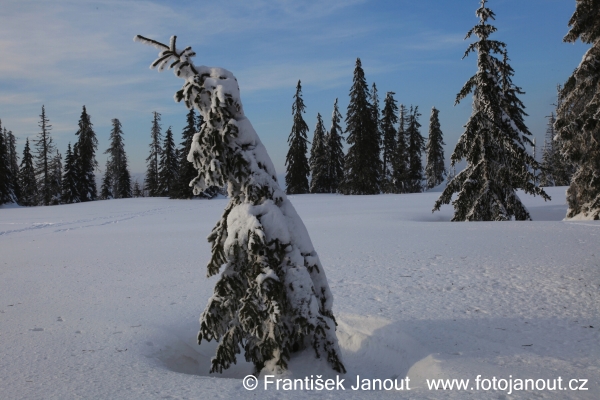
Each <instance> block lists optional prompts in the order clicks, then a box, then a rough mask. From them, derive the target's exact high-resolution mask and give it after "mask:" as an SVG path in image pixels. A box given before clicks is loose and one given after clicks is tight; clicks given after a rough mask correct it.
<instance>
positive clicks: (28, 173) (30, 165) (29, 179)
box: [19, 138, 38, 206]
mask: <svg viewBox="0 0 600 400" xmlns="http://www.w3.org/2000/svg"><path fill="white" fill-rule="evenodd" d="M19 185H20V187H21V199H20V204H21V205H23V206H35V205H37V204H38V185H37V181H36V178H35V166H34V161H33V156H32V155H31V148H30V147H29V138H27V139H25V148H24V149H23V158H22V159H21V165H20V166H19Z"/></svg>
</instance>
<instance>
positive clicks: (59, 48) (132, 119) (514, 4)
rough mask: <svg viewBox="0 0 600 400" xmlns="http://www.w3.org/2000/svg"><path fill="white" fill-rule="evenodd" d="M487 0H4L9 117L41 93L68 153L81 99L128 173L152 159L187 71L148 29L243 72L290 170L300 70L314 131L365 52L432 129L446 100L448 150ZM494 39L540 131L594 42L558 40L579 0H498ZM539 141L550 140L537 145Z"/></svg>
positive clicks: (181, 115)
mask: <svg viewBox="0 0 600 400" xmlns="http://www.w3.org/2000/svg"><path fill="white" fill-rule="evenodd" d="M478 5H479V1H478V0H468V1H465V0H461V1H448V0H422V1H414V0H410V1H409V0H395V1H377V0H371V1H369V0H330V1H327V0H319V1H312V0H309V1H303V0H289V1H288V0H270V1H268V0H260V1H258V0H257V1H253V0H220V1H203V0H199V1H191V0H189V1H186V0H179V1H128V0H99V1H87V0H54V1H41V0H40V1H28V0H16V1H14V0H2V6H1V12H0V119H1V120H2V125H3V126H4V127H7V128H8V129H10V130H12V131H13V133H14V134H15V135H16V136H17V137H18V138H19V142H18V143H19V150H18V151H19V153H20V154H21V153H22V149H23V145H24V142H25V138H26V137H29V138H30V140H31V139H33V138H34V136H35V135H36V134H37V132H38V131H39V128H38V125H37V124H38V121H39V114H40V112H41V107H42V104H44V105H45V107H46V113H47V116H48V118H49V119H50V123H51V124H52V125H53V130H52V135H53V137H54V139H55V142H56V144H57V146H58V149H59V150H60V151H61V153H63V155H64V153H65V151H66V148H67V144H68V142H74V141H75V132H76V130H77V122H78V119H79V116H80V114H81V108H82V106H83V105H85V106H86V108H87V110H88V113H89V114H90V115H91V117H92V123H93V124H94V128H95V132H96V135H97V136H98V140H99V148H98V161H99V162H100V167H101V169H102V170H103V169H104V163H105V155H104V154H103V152H104V151H105V149H106V148H107V147H108V136H109V132H110V128H111V122H110V121H111V119H112V118H119V120H120V121H121V123H122V125H123V131H124V133H125V150H126V151H127V154H128V156H129V161H130V169H131V170H132V172H133V173H141V172H143V171H145V158H146V156H147V153H148V145H149V140H150V124H151V120H152V111H158V112H160V113H161V114H162V125H163V132H164V131H165V130H166V128H167V127H168V126H172V127H173V130H174V132H175V137H176V141H177V142H179V141H180V133H181V130H182V128H183V125H184V123H185V114H186V113H187V110H186V109H185V107H184V106H183V105H182V104H177V103H175V102H174V101H173V94H174V93H175V91H176V90H178V89H179V88H180V85H181V82H182V81H181V80H179V79H177V78H175V77H174V76H173V74H172V72H170V71H168V72H163V73H158V72H156V71H151V70H149V69H148V66H149V65H150V63H151V62H152V61H153V60H154V59H155V57H156V55H157V51H156V50H155V49H154V48H152V47H148V46H144V45H141V44H139V43H134V42H133V40H132V39H133V37H134V36H135V35H136V34H141V35H144V36H147V37H151V38H154V39H157V40H160V41H163V42H168V40H169V37H170V36H171V35H174V34H175V35H177V36H178V44H179V46H182V47H183V46H188V45H189V46H192V47H193V48H194V50H195V51H196V53H197V57H196V59H195V63H196V64H197V65H208V66H219V67H223V68H226V69H228V70H230V71H232V72H233V73H234V74H235V75H236V76H237V78H238V81H239V84H240V91H241V95H242V101H243V103H244V108H245V111H246V114H247V115H248V117H249V118H250V120H251V121H252V123H253V125H254V127H255V129H256V131H257V132H258V134H259V135H260V137H261V138H262V140H263V142H264V143H265V145H266V147H267V150H268V151H269V154H270V155H271V158H272V159H273V161H274V163H275V167H276V168H277V171H278V173H283V172H284V171H285V166H284V162H285V154H286V152H287V137H288V135H289V132H290V130H291V126H292V115H291V106H292V97H293V95H294V92H295V86H296V83H297V81H298V79H301V80H302V87H303V97H304V102H305V104H306V106H307V112H306V114H305V115H304V118H305V120H306V122H307V123H308V125H309V127H310V128H311V131H310V133H309V139H310V138H312V131H313V128H314V126H315V124H316V115H317V113H318V112H319V113H321V115H323V118H324V120H325V121H326V125H327V126H329V120H330V116H331V112H332V107H333V102H334V100H335V98H336V97H338V98H339V104H340V110H341V112H342V114H343V115H344V117H345V110H346V107H347V105H348V92H349V89H350V86H351V84H352V73H353V70H354V64H355V61H356V58H357V57H360V58H361V60H362V65H363V68H364V70H365V74H366V78H367V81H368V83H369V85H371V84H372V83H373V82H375V83H376V84H377V87H378V90H379V93H380V98H381V102H382V101H383V97H384V96H385V92H387V91H394V92H395V93H396V95H395V97H396V99H397V100H398V101H399V102H400V103H403V104H405V105H407V106H410V105H411V104H412V105H417V106H419V109H420V111H421V113H422V114H423V115H422V117H421V121H420V122H421V124H422V125H423V127H422V131H421V133H422V134H423V135H424V136H426V135H427V130H428V125H429V123H428V122H429V114H430V110H431V107H433V106H435V107H436V108H438V109H439V110H440V121H441V126H442V131H443V132H444V135H445V141H446V144H447V145H446V158H447V159H448V158H449V157H450V154H451V152H452V150H453V148H454V145H455V144H456V141H457V140H458V137H459V136H460V134H461V133H462V130H463V125H464V124H465V123H466V121H467V119H468V117H469V114H470V112H471V100H470V98H468V99H465V100H464V101H463V103H461V104H460V105H458V106H454V99H455V97H456V94H457V93H458V91H459V90H460V88H461V87H462V85H463V84H464V82H465V81H466V80H467V79H468V78H469V77H470V76H471V75H473V74H474V73H475V71H476V58H475V57H474V56H473V55H471V56H469V57H467V58H466V59H461V58H462V56H463V53H464V51H465V49H466V47H467V44H468V42H466V41H464V40H463V39H464V37H465V34H466V33H467V31H468V30H469V29H470V28H471V27H472V26H473V25H475V24H476V23H477V22H478V20H477V18H476V16H475V10H476V9H477V8H478ZM488 6H489V7H490V8H491V9H492V10H493V11H494V12H495V13H496V21H495V22H494V25H495V26H496V27H497V28H498V32H497V33H496V34H494V35H493V38H494V39H496V40H501V41H504V42H505V43H506V44H507V48H508V54H509V57H510V59H511V65H512V67H513V68H514V70H515V76H514V83H515V84H516V85H518V86H520V87H522V89H523V90H524V91H525V92H526V94H525V95H523V96H522V97H521V100H522V101H523V102H524V104H525V106H526V107H527V109H526V112H527V113H528V114H529V117H527V119H526V123H527V125H528V127H529V129H530V130H531V132H532V133H533V134H534V136H535V137H536V138H537V142H538V143H543V138H544V132H545V129H546V119H545V116H547V115H549V113H550V112H551V111H552V110H553V106H552V105H551V104H552V103H554V102H555V96H556V85H557V84H559V83H563V82H564V81H565V80H566V79H567V77H568V76H569V75H570V74H571V72H572V71H573V69H574V68H575V67H576V66H577V65H578V64H579V62H580V60H581V57H582V56H583V53H584V52H585V50H586V49H587V46H586V45H583V44H580V43H577V44H566V43H563V42H562V38H563V36H564V35H565V34H566V32H567V31H568V26H567V23H568V20H569V18H570V16H571V14H572V12H573V10H574V7H575V1H574V0H527V1H522V0H491V1H489V2H488ZM540 148H541V146H540Z"/></svg>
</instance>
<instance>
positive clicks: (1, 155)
mask: <svg viewBox="0 0 600 400" xmlns="http://www.w3.org/2000/svg"><path fill="white" fill-rule="evenodd" d="M7 139H8V138H7V136H5V135H4V133H3V132H2V123H1V122H0V205H1V204H5V203H16V202H17V196H16V194H15V187H14V181H15V179H14V177H13V173H12V168H11V163H10V153H9V145H8V143H7V142H8V140H7Z"/></svg>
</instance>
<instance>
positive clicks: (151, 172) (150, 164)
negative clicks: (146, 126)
mask: <svg viewBox="0 0 600 400" xmlns="http://www.w3.org/2000/svg"><path fill="white" fill-rule="evenodd" d="M152 115H153V117H152V128H151V129H150V138H151V142H150V154H149V155H148V157H147V158H146V164H147V169H146V178H145V179H144V186H145V187H146V191H147V193H148V196H149V197H156V196H160V195H161V194H160V188H159V186H158V185H159V183H158V180H159V178H158V160H159V159H160V155H161V152H162V149H161V146H160V141H161V139H162V133H161V126H160V123H159V122H160V113H158V112H156V111H153V112H152Z"/></svg>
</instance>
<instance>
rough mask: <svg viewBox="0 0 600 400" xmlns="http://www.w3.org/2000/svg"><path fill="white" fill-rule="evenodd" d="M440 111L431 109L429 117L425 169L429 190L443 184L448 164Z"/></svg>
mask: <svg viewBox="0 0 600 400" xmlns="http://www.w3.org/2000/svg"><path fill="white" fill-rule="evenodd" d="M439 113H440V112H439V110H438V109H437V108H435V107H433V108H432V109H431V117H429V138H428V140H427V146H426V147H425V150H426V151H427V166H426V167H425V177H426V179H427V189H432V188H434V187H435V186H437V185H439V184H441V183H442V182H443V181H444V177H445V176H446V163H445V160H444V147H443V146H444V145H445V144H446V143H444V136H443V134H442V129H441V126H440V118H439Z"/></svg>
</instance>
